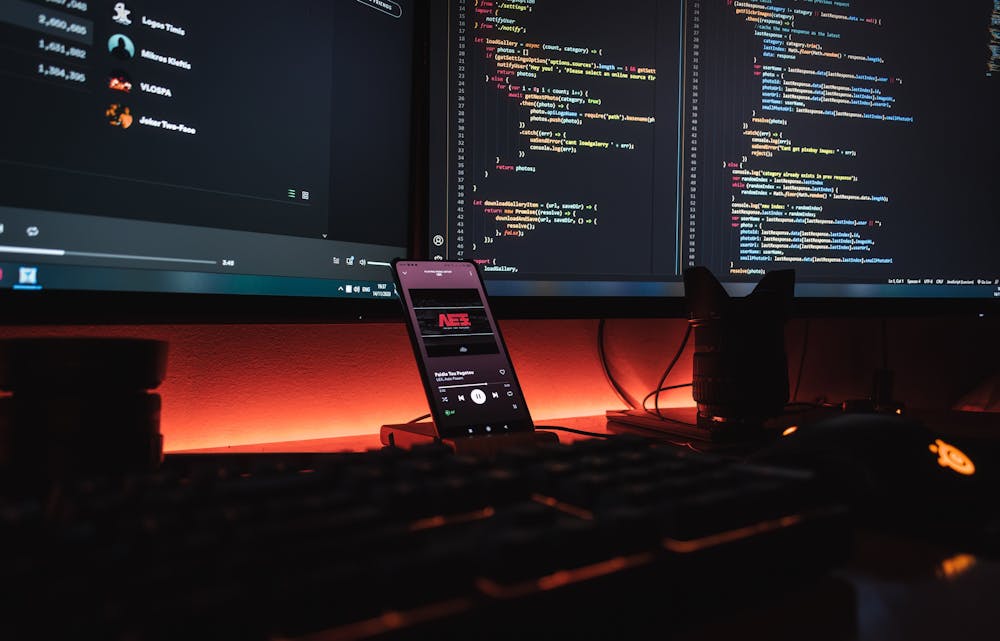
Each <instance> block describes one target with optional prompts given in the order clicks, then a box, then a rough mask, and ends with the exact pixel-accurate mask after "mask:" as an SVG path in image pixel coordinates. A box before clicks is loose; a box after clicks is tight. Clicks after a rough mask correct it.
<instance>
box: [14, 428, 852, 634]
mask: <svg viewBox="0 0 1000 641" xmlns="http://www.w3.org/2000/svg"><path fill="white" fill-rule="evenodd" d="M849 532H850V529H849V527H848V519H847V511H846V509H845V508H844V506H843V505H840V504H838V503H836V502H835V501H833V500H832V499H829V498H827V497H826V495H825V494H824V492H823V491H822V490H821V488H820V487H819V486H817V485H816V483H815V479H814V478H813V477H812V476H811V475H810V474H809V473H806V472H801V471H794V470H789V469H783V468H777V467H767V466H759V465H747V464H744V463H741V462H740V461H738V460H735V459H727V458H724V457H720V456H714V455H705V454H697V453H694V452H690V451H684V450H679V449H677V448H674V447H668V446H666V445H661V444H658V443H656V442H654V441H650V440H645V439H642V438H639V437H630V436H613V437H611V438H607V439H584V440H578V441H574V442H572V443H569V444H553V445H546V446H541V447H536V448H530V449H517V450H510V451H500V452H497V453H496V454H495V455H494V456H490V457H477V458H471V457H467V456H459V455H456V454H455V453H454V452H453V451H452V450H451V449H449V448H447V447H446V446H443V445H427V446H419V447H414V448H412V449H409V450H403V449H398V448H394V447H386V448H383V449H378V450H370V451H367V452H353V453H336V454H273V455H272V454H248V455H241V454H227V455H193V454H192V455H168V456H166V457H165V460H164V462H163V465H162V466H161V468H160V469H159V470H157V471H156V472H155V473H151V474H146V475H132V476H129V477H127V478H119V479H103V480H91V481H87V482H77V483H65V484H62V485H61V486H60V487H58V488H54V489H52V490H51V491H49V492H48V493H47V495H45V496H35V497H33V496H26V495H21V496H17V497H13V496H12V497H8V498H6V499H3V501H2V502H0V537H2V539H3V546H2V548H0V585H3V586H5V588H4V592H5V595H4V597H3V598H2V599H0V637H2V638H7V639H32V638H39V639H115V640H122V641H124V640H126V639H127V640H130V641H147V640H149V641H160V640H167V639H171V640H173V639H191V638H215V639H250V640H257V639H259V640H267V641H272V640H274V641H277V640H279V639H301V640H306V639H311V640H316V641H318V640H319V639H323V640H326V641H345V640H361V639H380V640H381V639H450V638H455V639H458V638H462V639H469V638H473V639H510V638H512V636H515V635H516V636H522V637H526V638H564V639H584V638H604V639H623V638H636V639H639V638H664V634H663V630H664V625H665V622H666V621H668V620H669V621H671V625H675V624H679V623H682V622H683V621H685V620H692V619H695V618H697V617H699V616H703V615H704V612H705V608H709V609H711V608H715V607H719V605H720V604H721V603H723V601H724V599H725V598H727V596H726V595H727V594H728V595H731V596H732V597H733V598H738V599H740V600H741V601H742V602H746V601H747V599H751V598H754V597H760V598H764V597H763V595H766V594H768V593H769V592H768V590H770V589H787V588H788V586H789V585H792V586H794V585H796V584H795V582H794V581H796V580H808V579H809V578H810V577H815V576H819V575H822V574H824V573H826V572H828V571H829V570H830V569H831V568H834V567H836V566H837V565H839V564H840V563H842V562H844V561H845V559H846V558H847V556H848V554H849V549H850V533H849ZM699 608H701V609H699Z"/></svg>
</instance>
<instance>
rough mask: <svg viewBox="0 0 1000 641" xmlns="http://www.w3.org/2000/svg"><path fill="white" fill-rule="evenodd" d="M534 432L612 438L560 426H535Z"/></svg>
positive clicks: (608, 435) (609, 435)
mask: <svg viewBox="0 0 1000 641" xmlns="http://www.w3.org/2000/svg"><path fill="white" fill-rule="evenodd" d="M535 429H536V430H552V431H554V432H572V433H574V434H582V435H583V436H593V437H595V438H610V437H612V436H614V435H613V434H601V433H600V432H587V431H585V430H577V429H573V428H572V427H562V426H561V425H536V426H535Z"/></svg>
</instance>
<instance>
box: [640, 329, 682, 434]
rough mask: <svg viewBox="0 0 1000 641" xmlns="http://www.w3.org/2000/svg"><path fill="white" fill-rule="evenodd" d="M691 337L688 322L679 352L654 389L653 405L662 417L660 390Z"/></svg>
mask: <svg viewBox="0 0 1000 641" xmlns="http://www.w3.org/2000/svg"><path fill="white" fill-rule="evenodd" d="M690 337H691V323H688V324H687V329H686V330H684V338H682V339H681V344H680V346H679V347H678V348H677V352H676V353H675V354H674V357H673V358H672V359H671V360H670V364H669V365H667V369H665V370H663V376H661V377H660V382H659V383H657V384H656V390H654V392H653V394H654V395H655V396H653V406H654V407H655V408H656V412H655V413H656V415H657V416H659V417H660V418H664V416H663V414H661V413H660V392H662V391H664V389H665V388H664V387H663V383H664V382H665V381H666V380H667V376H669V375H670V372H671V371H672V370H673V369H674V365H676V364H677V361H679V360H680V358H681V354H683V353H684V348H685V347H687V344H688V339H689V338H690ZM647 398H648V397H647ZM642 407H643V409H645V407H646V402H645V399H644V400H643V404H642ZM647 411H648V410H647Z"/></svg>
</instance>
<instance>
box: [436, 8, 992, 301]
mask: <svg viewBox="0 0 1000 641" xmlns="http://www.w3.org/2000/svg"><path fill="white" fill-rule="evenodd" d="M431 43H432V50H431V52H432V64H431V69H432V73H433V74H434V75H433V77H432V85H431V96H432V101H433V102H432V104H431V115H432V120H431V135H430V140H431V141H432V147H431V150H430V152H431V163H430V168H431V175H430V208H429V216H430V218H429V223H428V234H427V240H426V243H427V248H428V252H429V255H430V256H431V257H437V258H442V259H463V258H465V259H473V260H475V261H477V262H479V263H480V264H481V265H482V266H483V269H484V271H485V275H486V278H487V279H488V291H489V292H490V293H491V294H492V295H494V296H496V297H501V298H502V297H535V300H537V297H539V296H543V297H546V298H552V297H555V298H557V299H558V298H559V297H566V298H571V297H583V298H588V297H592V298H595V299H597V298H599V299H602V300H603V299H607V298H635V299H643V298H651V299H663V298H670V297H674V298H676V297H679V296H682V295H683V284H682V275H683V272H684V270H685V269H687V268H689V267H692V266H703V267H707V268H709V269H710V270H711V271H712V272H713V273H714V274H715V275H716V276H717V277H718V278H719V279H720V281H722V282H723V283H724V284H725V285H726V287H727V289H729V290H730V292H731V293H741V292H742V293H747V292H749V291H750V290H751V289H752V287H753V284H754V283H756V282H757V281H759V280H760V278H761V276H762V275H763V274H764V273H765V272H768V271H772V270H779V269H794V270H795V275H796V276H795V278H796V287H795V294H796V297H798V298H806V299H808V298H813V299H817V300H819V299H834V300H837V301H846V300H849V299H858V300H872V299H889V300H892V299H896V300H902V299H910V300H912V299H919V300H932V299H940V300H944V299H948V300H954V299H965V300H970V299H971V300H975V301H979V302H982V301H985V300H994V299H997V298H1000V252H997V251H996V249H995V247H996V240H997V238H1000V215H998V210H997V204H996V201H995V200H994V199H995V193H996V184H997V179H996V175H997V172H998V171H1000V135H998V134H1000V119H998V118H997V113H998V109H1000V100H998V89H1000V1H998V0H970V1H968V2H958V3H937V2H894V1H889V0H868V1H865V0H843V1H839V0H795V1H793V0H758V1H741V0H736V1H734V0H728V1H725V2H724V1H722V0H718V1H712V2H708V1H704V0H683V1H681V0H675V1H658V0H622V1H615V2H607V1H600V0H523V1H512V2H476V1H473V0H452V1H450V2H448V3H447V6H445V5H443V4H442V5H441V9H440V13H439V15H437V16H435V17H434V19H433V20H432V32H431Z"/></svg>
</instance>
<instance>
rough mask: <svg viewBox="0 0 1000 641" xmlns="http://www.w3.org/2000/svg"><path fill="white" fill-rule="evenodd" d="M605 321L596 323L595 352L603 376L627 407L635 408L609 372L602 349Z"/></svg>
mask: <svg viewBox="0 0 1000 641" xmlns="http://www.w3.org/2000/svg"><path fill="white" fill-rule="evenodd" d="M606 321H607V319H605V318H602V319H601V321H600V322H599V323H598V324H597V354H598V356H599V357H600V359H601V367H602V368H603V369H604V376H605V378H607V379H608V383H610V384H611V387H613V388H614V390H615V393H617V394H618V398H620V399H622V401H624V402H625V404H626V405H628V406H629V408H631V409H635V401H634V400H632V399H631V398H630V397H629V395H628V393H627V392H625V390H624V389H623V388H622V386H621V385H619V384H618V381H617V380H615V377H614V375H612V373H611V368H610V366H609V365H608V357H607V353H606V352H605V350H604V326H605V324H606Z"/></svg>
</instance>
